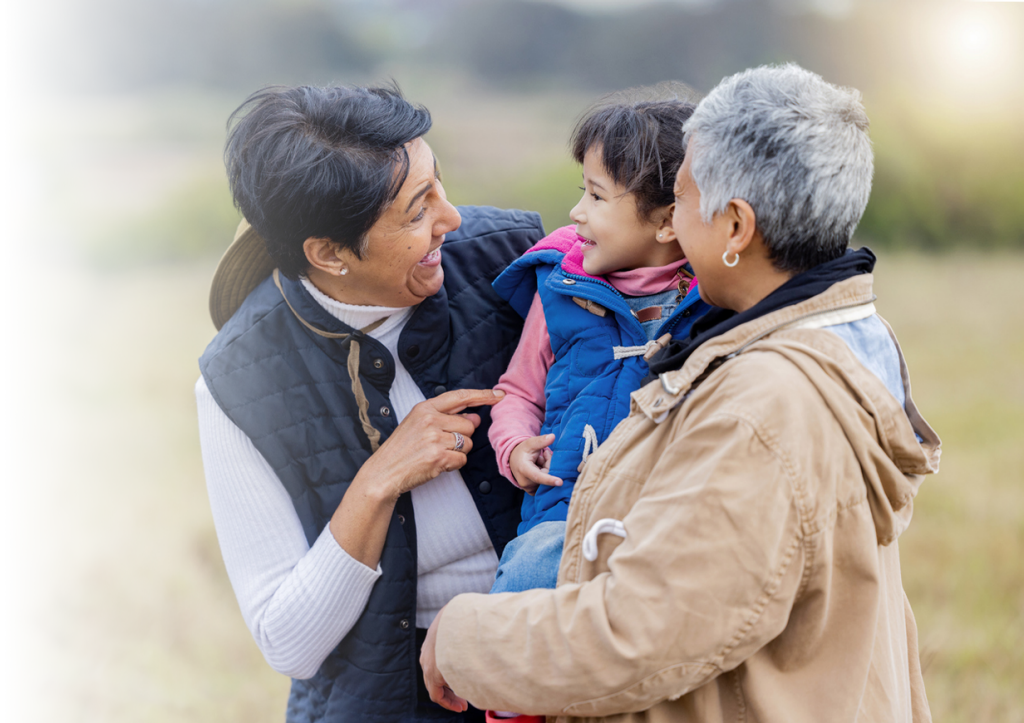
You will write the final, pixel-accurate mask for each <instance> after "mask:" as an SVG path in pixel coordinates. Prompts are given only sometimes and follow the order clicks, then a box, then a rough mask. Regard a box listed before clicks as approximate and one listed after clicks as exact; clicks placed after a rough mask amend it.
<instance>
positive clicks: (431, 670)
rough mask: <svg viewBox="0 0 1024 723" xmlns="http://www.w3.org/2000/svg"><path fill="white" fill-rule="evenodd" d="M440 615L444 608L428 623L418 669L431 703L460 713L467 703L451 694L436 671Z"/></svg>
mask: <svg viewBox="0 0 1024 723" xmlns="http://www.w3.org/2000/svg"><path fill="white" fill-rule="evenodd" d="M442 614H444V608H441V611H440V612H439V613H438V614H437V616H436V617H435V618H434V622H432V623H430V627H429V628H427V636H426V637H425V638H424V639H423V647H422V648H420V667H421V668H423V683H424V684H425V685H426V686H427V693H429V694H430V699H431V700H432V701H434V702H435V703H437V704H438V705H439V706H441V707H442V708H447V709H448V710H451V711H455V712H456V713H462V712H463V711H465V710H466V709H467V708H469V703H467V702H466V700H465V698H460V697H459V696H457V695H455V693H453V692H452V689H451V688H449V687H448V684H447V683H446V682H445V680H444V676H443V675H441V671H440V670H438V669H437V656H436V655H435V647H436V646H437V625H438V621H439V620H440V619H441V615H442Z"/></svg>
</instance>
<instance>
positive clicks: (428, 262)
mask: <svg viewBox="0 0 1024 723" xmlns="http://www.w3.org/2000/svg"><path fill="white" fill-rule="evenodd" d="M439 263H441V247H440V246H438V247H437V248H436V249H434V250H433V251H431V252H430V253H428V254H427V255H426V256H424V257H423V258H422V259H420V260H419V265H420V266H437V265H438V264H439Z"/></svg>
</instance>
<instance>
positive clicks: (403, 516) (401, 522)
mask: <svg viewBox="0 0 1024 723" xmlns="http://www.w3.org/2000/svg"><path fill="white" fill-rule="evenodd" d="M398 524H400V525H404V524H405V515H399V516H398Z"/></svg>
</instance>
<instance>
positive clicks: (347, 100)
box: [224, 86, 431, 278]
mask: <svg viewBox="0 0 1024 723" xmlns="http://www.w3.org/2000/svg"><path fill="white" fill-rule="evenodd" d="M430 125H431V119H430V112H429V111H428V110H427V109H426V108H424V107H422V106H414V105H412V104H411V103H409V102H408V101H407V100H405V98H403V97H402V93H401V91H400V90H399V89H398V88H397V86H396V87H382V88H362V87H334V88H314V87H310V86H301V87H297V88H288V87H280V86H274V87H268V88H264V89H262V90H259V91H257V92H255V93H253V94H252V95H250V96H249V97H248V98H246V100H245V102H244V103H242V104H241V105H240V106H239V107H238V108H237V109H236V110H235V111H234V112H233V113H232V114H231V116H230V117H229V118H228V129H229V131H228V138H227V144H226V147H225V149H224V163H225V165H226V166H227V172H228V183H229V185H230V187H231V195H232V196H233V198H234V201H235V205H236V206H237V207H238V209H239V210H240V211H241V212H242V213H243V214H244V215H245V218H246V219H247V220H248V221H249V223H250V224H252V226H253V228H254V229H256V232H257V233H259V235H260V236H262V237H263V240H264V241H265V242H266V245H267V251H268V252H269V253H270V256H271V258H273V259H274V261H275V262H276V263H277V266H278V268H279V269H280V270H281V273H283V274H284V275H285V276H288V277H289V278H295V277H297V276H298V275H299V274H302V273H304V272H305V271H306V270H307V269H308V268H309V262H308V260H307V259H306V254H305V251H304V249H303V243H304V242H305V241H306V239H307V238H309V237H311V236H312V237H322V238H328V239H330V240H331V241H332V242H333V243H336V244H339V245H340V246H342V247H344V248H347V249H349V250H350V251H352V252H353V253H354V254H355V255H356V256H357V257H359V258H361V257H362V252H363V242H364V237H365V235H366V232H367V231H369V230H370V228H371V227H372V226H373V225H374V224H375V223H376V222H377V220H378V219H379V218H380V217H381V214H383V213H384V211H385V210H386V209H387V208H388V206H389V205H390V204H391V203H392V202H393V201H394V200H395V197H396V196H397V195H398V192H399V190H400V189H401V187H402V184H403V183H404V182H405V179H406V176H407V175H408V173H409V154H408V153H407V152H406V150H405V147H404V146H405V144H406V143H408V142H409V141H412V140H414V139H416V138H419V137H420V136H422V135H424V134H425V133H426V132H427V131H428V130H430Z"/></svg>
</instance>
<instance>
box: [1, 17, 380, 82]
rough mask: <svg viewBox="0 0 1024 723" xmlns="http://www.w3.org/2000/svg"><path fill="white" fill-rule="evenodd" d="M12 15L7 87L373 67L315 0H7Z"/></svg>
mask: <svg viewBox="0 0 1024 723" xmlns="http://www.w3.org/2000/svg"><path fill="white" fill-rule="evenodd" d="M5 20H6V30H5V34H4V35H5V46H4V62H5V66H6V70H5V77H4V80H5V83H6V90H7V92H12V91H13V92H72V93H96V92H105V93H111V92H127V91H135V90H139V89H143V88H147V87H153V86H162V85H170V84H199V85H204V86H208V87H214V88H241V87H251V86H256V85H262V84H265V83H267V82H301V81H308V79H309V77H310V76H314V77H323V78H330V74H331V73H336V72H337V71H338V70H339V69H357V70H367V69H369V68H370V67H371V55H370V53H369V51H368V50H367V49H366V48H364V47H362V46H361V45H360V44H359V42H358V41H357V40H356V39H355V38H354V37H353V36H352V35H350V34H349V33H348V32H347V31H346V30H345V26H344V25H343V23H342V17H341V16H340V15H339V10H337V9H335V8H332V7H330V6H328V5H326V4H324V3H317V2H302V3H270V2H263V1H260V0H220V1H217V0H8V1H7V3H6V7H5Z"/></svg>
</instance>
